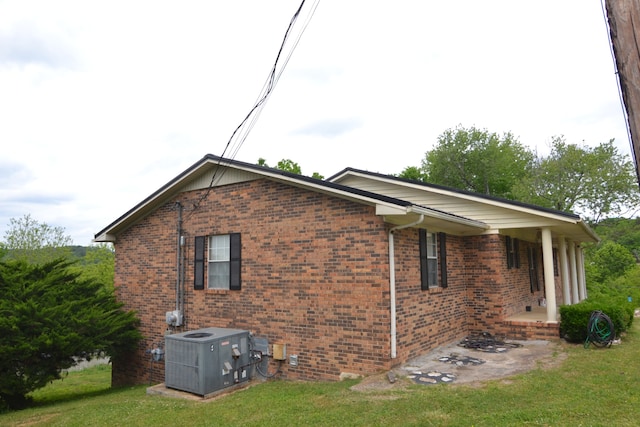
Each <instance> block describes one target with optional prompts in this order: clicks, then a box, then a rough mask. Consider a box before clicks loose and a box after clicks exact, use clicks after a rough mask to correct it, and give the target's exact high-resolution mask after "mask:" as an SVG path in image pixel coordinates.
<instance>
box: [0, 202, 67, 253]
mask: <svg viewBox="0 0 640 427" xmlns="http://www.w3.org/2000/svg"><path fill="white" fill-rule="evenodd" d="M4 239H5V241H4V249H5V250H6V254H5V258H8V259H16V260H24V261H27V262H29V263H32V264H33V263H36V264H42V263H46V262H49V261H52V260H54V259H58V258H68V257H70V255H71V248H70V245H71V244H72V243H73V241H72V239H71V237H70V236H68V235H66V234H65V229H64V228H63V227H52V226H50V225H48V224H46V223H44V222H43V223H39V222H38V221H36V220H35V219H33V218H32V217H31V215H30V214H26V215H25V216H23V217H22V218H19V219H16V218H11V219H10V220H9V229H8V230H7V231H5V235H4Z"/></svg>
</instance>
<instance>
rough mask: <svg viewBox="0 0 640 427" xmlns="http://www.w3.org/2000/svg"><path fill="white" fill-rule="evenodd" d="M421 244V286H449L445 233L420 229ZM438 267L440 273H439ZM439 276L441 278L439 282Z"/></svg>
mask: <svg viewBox="0 0 640 427" xmlns="http://www.w3.org/2000/svg"><path fill="white" fill-rule="evenodd" d="M418 237H419V246H420V278H421V288H422V289H423V290H427V289H430V288H437V287H440V286H441V287H443V288H446V287H447V258H446V235H445V233H429V232H427V230H424V229H420V230H419V231H418ZM438 267H440V268H439V270H440V274H439V275H438ZM438 278H439V279H440V280H439V282H438Z"/></svg>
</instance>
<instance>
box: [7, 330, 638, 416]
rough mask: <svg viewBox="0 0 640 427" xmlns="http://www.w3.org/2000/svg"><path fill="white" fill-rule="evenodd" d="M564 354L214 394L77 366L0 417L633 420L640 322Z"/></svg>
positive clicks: (278, 383)
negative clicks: (536, 364)
mask: <svg viewBox="0 0 640 427" xmlns="http://www.w3.org/2000/svg"><path fill="white" fill-rule="evenodd" d="M562 351H566V352H567V354H568V356H567V359H566V360H565V361H564V362H563V363H562V364H560V365H559V366H558V367H556V368H552V369H534V370H533V371H530V372H528V373H526V374H522V375H517V376H514V377H511V378H510V379H509V381H501V380H496V381H489V382H486V383H484V384H483V385H482V386H481V387H471V386H466V385H459V386H456V385H452V384H448V385H438V386H423V385H409V386H408V387H406V388H403V389H400V390H394V391H381V390H377V391H369V392H355V391H352V390H350V386H352V385H353V384H355V382H354V381H345V382H338V383H303V382H292V381H270V382H266V383H261V384H258V385H255V386H252V387H249V388H247V389H244V390H241V391H238V392H236V393H233V394H230V395H227V396H223V397H221V398H219V399H216V400H212V401H208V402H204V403H203V402H197V401H188V400H181V399H172V398H167V397H162V396H149V395H147V394H146V386H136V387H130V388H120V389H110V388H109V379H110V367H109V366H106V365H103V366H98V367H94V368H90V369H86V370H84V371H80V372H72V373H70V374H69V376H68V377H66V378H65V379H64V380H62V381H57V382H54V383H52V384H50V385H49V386H47V387H45V388H43V389H41V390H38V391H37V392H34V393H33V398H34V406H33V407H32V408H30V409H26V410H23V411H16V412H8V413H4V414H0V425H2V426H103V425H126V426H158V425H189V426H218V425H219V426H236V425H238V426H239V425H242V426H254V425H255V426H258V425H259V426H283V425H286V426H289V425H296V426H313V425H320V426H324V425H327V426H333V425H341V426H364V425H367V426H387V425H389V426H391V425H393V426H395V425H403V426H412V425H413V426H431V425H433V426H514V425H517V426H522V425H525V426H527V425H542V426H580V425H582V426H605V425H606V426H636V425H638V423H639V420H640V386H638V384H637V379H638V378H640V361H638V357H637V356H638V355H639V354H640V322H635V324H634V325H633V327H632V330H631V331H630V332H629V333H628V335H627V336H626V337H625V338H624V340H623V343H622V344H621V345H618V346H614V347H611V348H608V349H598V348H594V347H591V348H589V349H584V348H583V347H582V346H581V345H563V350H562Z"/></svg>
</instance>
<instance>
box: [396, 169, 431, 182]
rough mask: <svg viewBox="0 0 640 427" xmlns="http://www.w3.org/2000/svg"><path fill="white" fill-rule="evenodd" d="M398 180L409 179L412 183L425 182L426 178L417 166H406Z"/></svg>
mask: <svg viewBox="0 0 640 427" xmlns="http://www.w3.org/2000/svg"><path fill="white" fill-rule="evenodd" d="M398 177H399V178H404V179H411V180H413V181H427V176H426V175H425V174H424V172H423V171H422V169H421V168H419V167H418V166H407V167H406V168H404V170H403V171H402V172H400V174H399V175H398Z"/></svg>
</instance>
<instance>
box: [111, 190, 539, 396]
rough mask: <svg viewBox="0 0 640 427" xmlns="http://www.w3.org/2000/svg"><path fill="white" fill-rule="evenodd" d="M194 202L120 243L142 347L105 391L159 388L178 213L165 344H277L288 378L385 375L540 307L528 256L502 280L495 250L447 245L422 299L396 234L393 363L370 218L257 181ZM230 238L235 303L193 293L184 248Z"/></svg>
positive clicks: (499, 241)
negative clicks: (230, 336)
mask: <svg viewBox="0 0 640 427" xmlns="http://www.w3.org/2000/svg"><path fill="white" fill-rule="evenodd" d="M203 194H206V193H205V192H203V191H192V192H188V193H182V194H180V195H179V197H177V198H176V199H174V200H172V201H170V202H168V203H167V204H165V205H164V206H162V207H160V208H159V209H157V210H156V211H155V212H154V213H153V214H151V215H149V216H148V217H146V218H145V219H143V220H141V221H140V222H139V223H137V224H135V225H134V226H132V227H131V228H129V229H128V230H127V231H125V232H124V233H122V234H121V235H119V236H118V237H117V242H116V276H115V282H116V288H117V295H118V297H119V298H120V299H121V300H122V301H125V302H126V305H127V307H128V308H131V309H135V310H137V311H138V315H139V317H140V318H141V323H142V324H141V331H142V333H143V335H144V336H145V340H144V341H143V342H142V343H141V344H140V347H139V349H138V351H137V352H136V353H134V354H131V355H129V357H128V358H127V359H126V360H120V361H114V364H113V383H114V385H118V384H127V383H144V382H152V383H158V382H162V381H164V364H163V363H162V362H159V363H151V355H150V354H148V353H147V351H149V350H151V349H152V348H154V347H156V346H158V345H162V346H163V344H164V334H165V332H166V331H167V325H166V323H165V312H166V311H170V310H173V309H175V304H176V303H175V298H176V290H175V289H176V280H177V274H176V249H177V239H178V238H177V223H178V209H177V202H179V203H180V204H181V205H182V206H183V207H184V209H183V212H182V218H183V226H182V228H183V231H182V235H183V236H185V239H186V245H185V259H186V266H185V288H186V293H185V311H184V314H185V321H186V323H185V326H184V327H183V328H177V329H176V332H181V331H183V330H193V329H199V328H203V327H230V328H237V329H245V330H250V331H251V332H252V333H254V334H255V335H256V336H259V337H266V338H268V340H269V342H270V343H271V344H273V343H275V342H279V343H285V344H286V345H287V354H288V355H292V354H296V355H298V362H299V364H298V366H297V367H291V366H289V364H288V363H283V364H282V366H281V369H282V376H284V377H286V378H298V379H337V378H338V377H339V375H340V373H341V372H350V373H356V374H369V373H374V372H377V371H381V370H387V369H389V368H391V367H392V366H393V365H396V364H399V363H403V362H405V361H407V360H408V359H409V358H411V357H414V356H417V355H419V354H421V353H424V352H426V351H429V350H431V349H433V348H435V347H437V346H440V345H444V344H447V343H450V342H452V341H454V340H456V339H459V338H462V337H464V336H465V335H467V334H468V333H470V332H482V331H490V332H500V328H501V325H502V321H503V320H504V317H505V316H508V315H510V313H512V312H514V311H523V310H524V306H525V305H534V302H535V301H537V295H535V294H534V295H532V294H531V292H530V291H529V276H528V269H527V266H528V263H527V259H526V245H527V244H528V243H525V242H522V246H521V248H520V256H521V267H520V268H519V269H510V270H507V268H506V253H505V241H504V237H501V236H499V235H483V236H474V237H464V238H463V237H456V236H452V235H448V236H447V270H448V271H447V276H448V287H447V288H445V289H442V288H439V289H431V290H428V291H422V290H421V289H420V267H419V256H418V254H419V246H418V233H417V231H416V230H415V229H404V230H399V231H397V232H396V233H395V237H394V239H395V253H396V289H397V333H398V335H397V344H398V345H397V352H398V354H397V358H396V359H393V360H392V359H391V358H390V352H391V345H390V309H389V304H390V297H389V270H388V269H389V260H388V228H389V227H388V225H387V224H385V223H384V222H383V218H382V217H379V216H376V215H375V211H374V208H373V207H369V206H363V205H361V204H358V203H354V202H349V201H346V200H342V199H338V198H335V197H330V196H327V195H323V194H320V193H316V192H311V191H307V190H303V189H299V188H296V187H292V186H287V185H284V184H278V183H274V182H271V181H268V180H256V181H251V182H244V183H237V184H232V185H227V186H222V187H215V188H213V189H212V190H211V192H210V193H208V194H207V197H206V198H205V199H204V200H203V201H202V202H201V203H200V205H199V207H198V208H197V209H194V205H195V204H197V203H198V201H199V199H200V198H201V197H202V195H203ZM430 231H437V230H430ZM228 233H241V239H242V290H240V291H223V290H206V289H205V290H199V291H195V290H194V289H193V268H194V264H193V262H194V251H193V245H194V238H195V236H208V235H213V234H228ZM539 258H540V260H541V256H540V257H539ZM441 274H442V272H439V276H440V277H441ZM540 274H541V276H540V280H542V270H541V268H540ZM536 303H537V302H536ZM276 367H277V364H276V363H275V362H272V364H271V367H270V368H271V370H272V371H273V370H275V369H276Z"/></svg>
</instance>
